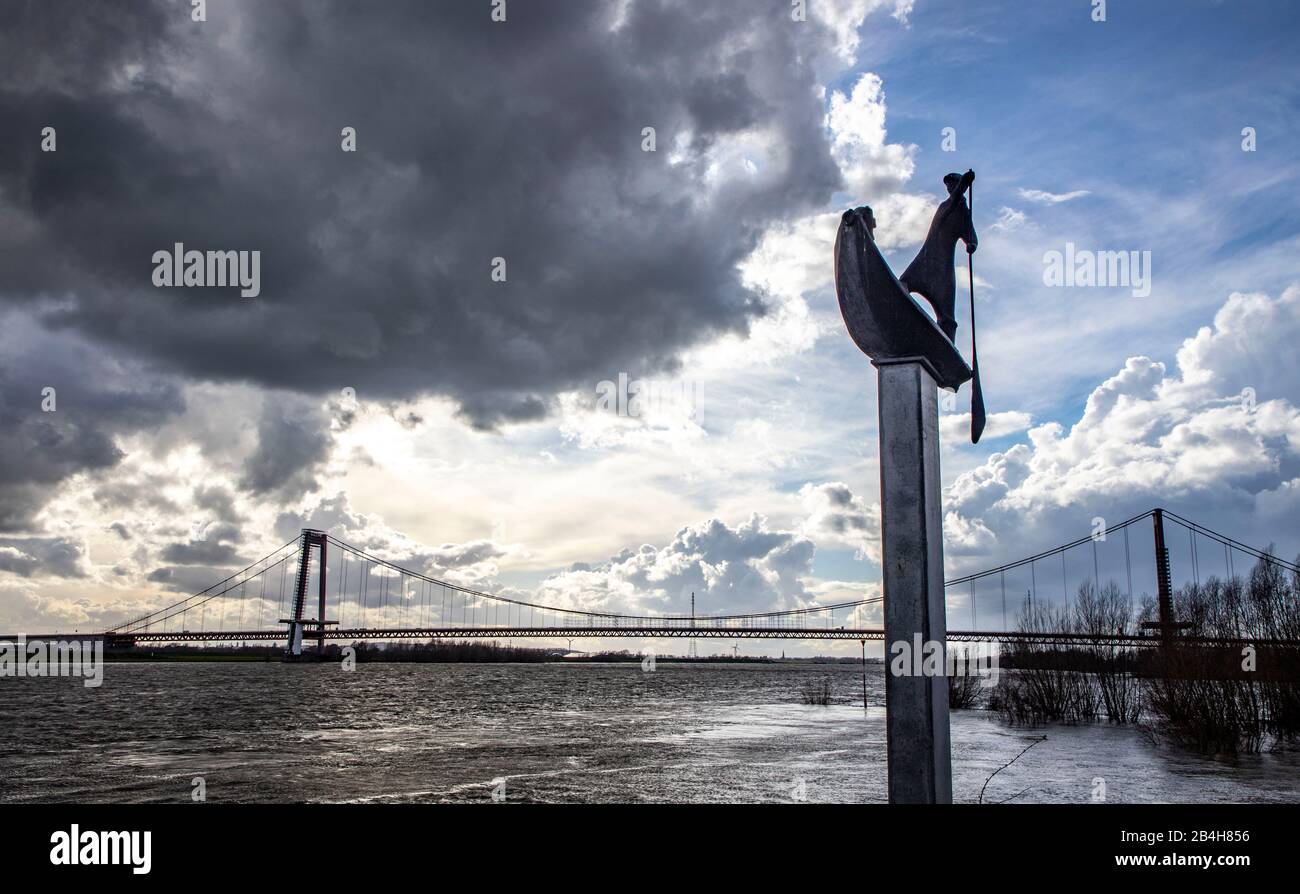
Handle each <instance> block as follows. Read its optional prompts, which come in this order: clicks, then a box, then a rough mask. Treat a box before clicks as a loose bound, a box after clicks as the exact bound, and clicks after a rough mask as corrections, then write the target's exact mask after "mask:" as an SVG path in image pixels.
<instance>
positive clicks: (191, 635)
mask: <svg viewBox="0 0 1300 894" xmlns="http://www.w3.org/2000/svg"><path fill="white" fill-rule="evenodd" d="M305 635H306V636H308V637H310V638H313V639H314V638H316V637H317V636H318V634H317V632H315V631H309V632H308V633H306V634H305ZM284 636H285V635H284V632H283V631H276V630H243V631H239V630H221V631H206V632H200V631H188V630H186V631H173V632H170V633H162V632H159V633H133V634H117V635H115V634H109V635H108V636H106V637H105V643H106V645H109V646H130V645H139V644H141V643H180V642H283V641H284ZM593 637H600V638H610V637H617V638H621V639H663V638H675V639H682V638H686V639H690V638H694V637H698V638H701V639H800V640H875V641H880V640H883V639H884V638H885V632H884V630H882V629H879V628H845V627H834V628H825V627H821V628H815V627H810V628H803V629H799V628H790V627H695V628H690V627H630V626H593V627H411V628H355V629H347V630H339V629H328V630H326V631H325V639H327V640H335V641H341V642H356V641H359V640H377V639H389V640H438V639H447V640H458V639H548V638H549V639H589V638H593ZM29 639H32V640H35V639H40V637H37V636H32V637H29ZM947 641H948V642H950V643H993V642H996V643H1000V644H1004V645H1014V644H1029V643H1033V644H1036V645H1061V646H1064V645H1077V644H1080V643H1084V644H1088V645H1103V646H1104V645H1112V646H1158V645H1160V642H1161V640H1160V638H1159V637H1158V636H1155V635H1142V634H1137V635H1120V634H1111V635H1102V636H1099V635H1095V634H1084V633H1052V632H1043V633H1025V632H1020V631H1001V630H950V631H948V636H947ZM1179 642H1180V643H1183V644H1187V645H1199V646H1224V647H1228V646H1234V647H1235V646H1243V645H1247V644H1249V645H1254V646H1257V647H1258V646H1264V647H1282V646H1287V647H1293V648H1294V647H1300V643H1295V642H1288V641H1281V640H1279V641H1273V640H1267V641H1264V640H1244V639H1227V638H1219V637H1190V636H1189V637H1180V638H1179Z"/></svg>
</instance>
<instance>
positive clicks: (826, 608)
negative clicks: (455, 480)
mask: <svg viewBox="0 0 1300 894" xmlns="http://www.w3.org/2000/svg"><path fill="white" fill-rule="evenodd" d="M1100 521H1101V520H1100V519H1098V520H1095V522H1094V529H1093V531H1092V532H1091V533H1089V534H1088V535H1086V536H1084V537H1081V538H1079V539H1078V540H1075V541H1072V542H1070V543H1066V544H1063V545H1061V546H1058V547H1055V548H1053V549H1050V550H1046V551H1044V552H1041V553H1038V554H1036V555H1033V556H1029V557H1027V558H1024V559H1020V560H1018V561H1014V562H1009V563H1006V564H1003V565H1000V566H997V567H995V568H990V569H986V570H984V571H980V572H978V573H975V574H968V575H964V576H961V577H956V578H953V579H951V580H949V581H947V582H946V584H945V586H946V592H947V612H948V625H949V629H948V634H947V637H948V641H949V642H1001V643H1015V642H1034V643H1040V644H1062V645H1064V644H1070V643H1077V642H1087V643H1111V644H1114V645H1132V646H1145V645H1156V644H1160V643H1162V642H1169V641H1171V640H1172V639H1173V638H1174V637H1179V638H1180V639H1182V640H1191V639H1195V640H1196V641H1197V642H1202V643H1206V644H1216V643H1217V644H1231V643H1239V642H1246V641H1249V642H1254V643H1260V642H1261V641H1260V640H1259V639H1255V638H1252V639H1249V640H1246V639H1241V638H1235V637H1190V636H1186V635H1184V633H1183V628H1184V627H1185V626H1186V625H1185V624H1183V623H1180V621H1179V620H1178V619H1177V618H1176V617H1175V616H1174V591H1175V589H1176V587H1177V586H1180V585H1185V584H1187V583H1194V584H1197V585H1199V584H1200V583H1201V582H1202V581H1204V580H1208V579H1210V578H1212V577H1213V578H1218V579H1220V580H1228V579H1232V578H1236V577H1238V576H1239V575H1240V574H1242V573H1243V572H1247V571H1249V570H1250V569H1251V568H1252V567H1255V566H1257V565H1258V564H1259V563H1268V564H1272V565H1274V566H1275V567H1276V568H1278V569H1279V570H1281V571H1284V572H1286V573H1287V574H1289V575H1293V576H1294V575H1300V567H1297V566H1296V565H1295V564H1293V563H1290V562H1286V561H1284V560H1282V559H1279V558H1277V557H1275V556H1273V555H1272V554H1271V552H1269V551H1266V550H1259V549H1256V548H1254V547H1251V546H1247V545H1246V544H1243V543H1240V542H1238V541H1236V540H1233V539H1231V538H1229V537H1225V536H1224V535H1222V534H1219V533H1217V532H1215V531H1212V530H1210V529H1209V528H1206V527H1204V526H1201V525H1199V524H1196V523H1194V522H1191V521H1188V520H1187V519H1184V518H1182V517H1180V516H1178V515H1175V514H1173V513H1171V512H1168V511H1166V510H1162V509H1152V510H1149V511H1147V512H1144V513H1142V514H1141V515H1137V516H1135V517H1133V518H1130V519H1128V520H1126V521H1124V522H1122V523H1120V524H1117V525H1114V526H1111V527H1109V528H1107V527H1106V526H1104V525H1100V526H1098V524H1097V523H1098V522H1100ZM1081 584H1091V585H1092V586H1093V587H1094V588H1095V589H1096V591H1101V589H1102V588H1103V587H1109V588H1111V589H1112V590H1114V589H1116V588H1117V589H1118V591H1119V594H1120V595H1122V596H1124V597H1127V598H1128V599H1129V600H1130V602H1133V603H1134V604H1136V603H1137V602H1138V601H1139V600H1140V599H1141V598H1142V597H1144V596H1151V597H1153V598H1154V600H1155V606H1156V609H1157V611H1156V616H1155V617H1154V618H1152V619H1149V620H1147V621H1146V622H1144V623H1142V624H1136V623H1135V624H1132V625H1127V626H1124V627H1120V628H1117V629H1115V630H1113V631H1110V630H1106V631H1098V630H1092V631H1088V632H1080V631H1078V630H1067V629H1059V630H1051V629H1042V627H1041V625H1040V626H1039V627H1038V628H1035V629H1024V627H1023V625H1020V624H1018V618H1019V617H1020V613H1021V612H1022V610H1023V609H1024V608H1026V607H1029V608H1032V607H1034V606H1036V605H1037V606H1039V607H1043V606H1048V607H1056V608H1062V609H1063V608H1067V607H1068V606H1069V605H1070V604H1071V600H1072V599H1073V598H1074V595H1075V593H1076V592H1077V590H1078V588H1079V586H1080V585H1081ZM881 601H883V597H882V596H876V597H871V598H863V599H858V600H853V601H845V602H836V603H831V604H816V603H812V604H807V605H801V606H798V607H794V608H788V609H782V610H775V611H766V612H753V613H745V614H699V615H697V614H695V613H694V612H693V611H692V613H691V614H653V615H651V614H642V615H635V614H625V613H615V612H602V611H593V610H589V609H583V608H578V607H572V606H560V605H547V604H541V603H539V602H533V601H528V600H522V599H517V598H511V597H507V596H503V595H498V594H493V593H488V592H483V591H481V590H477V589H473V588H471V587H467V586H464V585H461V584H458V583H455V582H451V581H447V580H441V579H438V578H435V577H432V576H430V575H427V574H424V573H422V572H420V571H417V570H413V569H410V568H405V567H402V566H401V565H399V564H397V563H395V562H393V561H390V560H388V559H385V558H382V557H379V556H375V555H373V554H371V553H368V552H366V551H365V550H362V549H360V548H358V547H355V546H353V545H351V544H349V543H347V542H345V541H343V540H340V539H338V538H335V537H331V536H330V535H329V534H327V533H326V532H324V531H319V530H314V529H307V530H304V531H303V532H302V534H301V536H299V537H298V538H296V539H294V540H292V541H290V542H288V543H285V544H284V545H283V546H281V547H280V548H279V549H277V550H275V551H274V552H272V553H270V554H269V555H267V556H265V557H263V558H262V559H259V560H258V561H257V562H254V563H253V564H251V565H249V566H248V567H246V568H244V569H242V570H240V571H238V572H236V573H234V574H232V575H230V576H229V577H227V578H225V579H224V580H221V581H219V582H217V583H215V584H213V585H212V586H210V587H208V588H207V589H205V590H201V591H200V592H198V593H195V594H193V595H191V596H187V597H185V598H184V599H181V600H178V601H176V602H174V603H171V604H169V605H166V606H164V607H163V608H160V609H158V610H156V611H153V612H150V613H148V614H145V615H142V616H139V617H136V618H133V619H132V620H130V621H127V622H125V623H123V624H119V625H118V626H116V627H113V628H111V629H110V630H107V631H104V632H102V633H95V634H80V635H73V636H65V635H57V634H49V635H30V636H28V637H27V638H28V639H31V640H36V639H78V638H80V639H86V638H96V639H97V638H103V639H104V640H105V643H106V644H107V645H109V646H133V645H137V644H144V643H186V642H212V643H234V644H242V643H250V644H251V643H258V642H277V641H284V642H286V644H287V649H286V653H287V655H288V656H291V657H292V656H298V655H302V654H303V652H304V647H309V646H310V645H311V644H313V643H314V644H315V647H316V649H317V650H319V651H323V650H324V649H325V646H326V643H327V641H343V642H357V641H362V640H437V639H453V640H454V639H467V638H489V639H513V638H519V639H545V638H562V639H578V638H591V637H618V638H664V637H671V638H690V639H695V638H715V639H802V640H837V639H839V640H862V641H866V640H880V639H883V637H884V631H883V629H882V627H881V626H880V624H879V623H872V620H873V616H878V610H875V611H873V607H874V606H876V605H877V604H879V603H880V602H881ZM331 613H333V617H331ZM1062 626H1064V625H1062ZM0 638H3V639H14V637H12V636H8V637H0ZM1268 642H1273V643H1274V644H1279V643H1280V644H1289V645H1300V642H1297V643H1291V642H1289V641H1286V642H1281V641H1268Z"/></svg>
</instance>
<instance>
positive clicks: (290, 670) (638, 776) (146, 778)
mask: <svg viewBox="0 0 1300 894" xmlns="http://www.w3.org/2000/svg"><path fill="white" fill-rule="evenodd" d="M827 674H829V675H830V676H831V677H832V678H833V679H834V682H835V694H836V697H837V699H838V700H839V703H838V704H835V705H832V706H828V707H812V706H805V705H802V704H799V685H800V682H801V681H802V680H803V679H805V678H810V677H812V678H819V677H822V676H824V675H827ZM883 701H884V696H883V680H882V677H881V669H880V668H879V667H878V666H877V667H872V668H870V669H869V671H868V693H867V702H868V707H867V709H866V710H865V711H864V709H863V705H862V681H861V676H860V671H859V669H858V668H855V667H853V666H829V667H827V666H823V667H815V668H810V667H807V666H796V665H778V664H773V665H675V664H666V663H660V664H659V665H658V666H657V668H656V670H654V671H653V672H650V673H646V672H643V671H642V670H641V667H640V665H639V664H637V663H630V664H606V665H594V664H568V665H566V664H520V665H509V664H501V665H496V664H493V665H466V664H459V665H458V664H444V665H434V664H422V665H400V664H394V665H385V664H363V665H360V666H358V668H357V670H356V671H355V672H352V673H348V672H345V671H343V670H341V669H340V667H339V666H338V665H335V664H328V665H308V664H304V665H284V664H279V663H247V664H240V663H195V664H111V665H109V666H108V667H107V668H106V669H105V681H104V685H103V686H102V687H100V688H99V689H87V688H85V687H83V686H82V685H81V681H80V680H74V679H12V678H7V679H2V680H0V800H3V801H68V800H72V801H112V802H119V801H121V802H134V801H185V800H188V799H189V798H190V792H191V785H192V780H193V779H194V777H196V776H202V777H203V778H204V780H205V783H206V789H207V798H208V800H209V801H264V802H281V801H366V800H373V801H394V802H405V801H410V802H425V801H427V802H446V801H482V800H485V799H488V798H489V797H490V796H491V792H492V789H493V787H494V780H499V779H504V780H505V794H506V798H507V800H510V801H540V802H611V801H614V802H663V801H673V802H756V801H757V802H764V801H788V800H791V799H793V798H796V797H805V798H806V799H807V800H808V801H830V802H850V803H854V802H870V801H884V800H885V798H886V791H885V761H884V737H885V725H884V709H883V707H882V705H883ZM952 734H953V773H954V777H955V778H954V797H955V799H956V800H958V801H975V800H976V799H977V798H978V797H979V794H980V789H981V787H982V786H983V785H984V783H985V781H986V780H987V779H988V777H989V775H990V774H991V773H993V772H994V771H995V770H996V769H997V768H998V767H999V766H1001V765H1003V764H1005V763H1006V762H1007V761H1009V760H1011V759H1012V758H1013V757H1015V755H1016V754H1017V753H1018V752H1019V751H1021V749H1023V748H1024V747H1025V745H1026V744H1027V742H1028V741H1029V740H1030V739H1031V737H1033V736H1036V735H1043V734H1045V735H1047V737H1048V738H1047V741H1046V742H1044V743H1042V744H1041V745H1037V746H1035V747H1034V748H1033V749H1032V750H1030V751H1029V752H1028V753H1027V754H1026V755H1025V756H1024V757H1022V758H1021V759H1020V760H1019V761H1018V762H1016V763H1015V764H1013V765H1012V766H1011V767H1009V768H1008V769H1006V770H1004V771H1002V772H1001V773H999V774H998V775H997V776H996V777H995V778H994V779H993V780H992V782H991V783H989V786H988V790H987V792H986V793H985V800H992V801H1001V800H1007V799H1013V798H1014V800H1016V801H1018V802H1033V801H1063V802H1084V801H1088V800H1089V799H1090V797H1091V794H1092V791H1093V780H1094V779H1096V778H1098V777H1100V778H1102V779H1104V780H1105V782H1106V794H1107V798H1108V800H1110V801H1136V802H1144V801H1167V802H1179V801H1194V802H1215V801H1300V755H1297V754H1296V753H1294V752H1290V753H1278V754H1265V755H1258V756H1251V757H1248V758H1242V759H1240V760H1239V761H1237V762H1235V763H1229V762H1223V761H1213V760H1207V759H1203V758H1199V757H1193V756H1189V755H1184V754H1180V753H1178V752H1175V751H1171V750H1169V749H1165V748H1156V747H1153V746H1152V745H1151V744H1149V743H1148V742H1147V741H1146V740H1145V739H1144V738H1143V737H1142V735H1141V734H1140V733H1139V732H1138V731H1137V730H1134V729H1128V728H1115V727H1109V726H1106V725H1104V724H1100V725H1094V726H1084V727H1056V726H1054V727H1047V728H1045V729H1042V730H1023V729H1010V728H1007V727H1005V726H1003V725H1002V724H1000V723H999V722H998V721H997V720H996V719H994V718H993V717H991V716H988V715H987V714H985V713H983V712H969V711H961V712H955V713H954V714H953V730H952Z"/></svg>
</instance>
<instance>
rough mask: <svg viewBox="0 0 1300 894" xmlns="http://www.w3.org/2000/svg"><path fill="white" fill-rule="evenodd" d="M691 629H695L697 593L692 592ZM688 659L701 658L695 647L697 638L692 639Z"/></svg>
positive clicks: (687, 653)
mask: <svg viewBox="0 0 1300 894" xmlns="http://www.w3.org/2000/svg"><path fill="white" fill-rule="evenodd" d="M691 629H692V630H694V629H695V591H694V590H691ZM686 655H687V657H688V658H699V657H700V651H699V649H697V648H696V647H695V637H693V636H692V637H691V644H690V646H689V647H688V650H687V652H686Z"/></svg>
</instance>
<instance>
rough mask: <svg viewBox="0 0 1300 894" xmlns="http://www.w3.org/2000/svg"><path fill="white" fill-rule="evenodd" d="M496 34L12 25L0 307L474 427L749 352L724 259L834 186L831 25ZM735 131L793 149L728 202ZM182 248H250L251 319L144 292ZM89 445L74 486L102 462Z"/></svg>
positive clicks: (778, 15)
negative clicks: (399, 402)
mask: <svg viewBox="0 0 1300 894" xmlns="http://www.w3.org/2000/svg"><path fill="white" fill-rule="evenodd" d="M489 8H490V7H489V5H488V4H486V3H481V2H465V3H426V2H414V0H412V2H386V3H383V4H357V3H345V2H314V3H311V4H292V3H264V2H221V3H216V2H214V3H210V4H208V19H209V21H208V22H206V23H194V22H191V21H190V19H189V4H181V3H153V4H150V3H146V2H144V0H141V2H136V3H123V4H116V3H114V4H109V3H94V4H87V3H80V2H77V3H74V2H55V0H45V2H41V3H28V4H17V5H16V6H15V5H13V4H9V5H7V7H6V10H5V12H3V13H0V55H3V57H4V58H5V74H2V75H0V120H3V121H4V122H5V129H4V133H5V135H4V138H3V139H4V151H3V152H0V196H3V199H4V201H5V202H6V203H8V205H9V208H8V209H7V211H6V213H5V214H3V215H0V297H3V300H5V301H6V302H9V303H24V304H31V305H32V306H33V307H37V308H39V310H40V313H41V314H42V316H43V319H44V320H45V321H46V323H47V324H48V325H51V326H59V327H65V328H67V329H69V330H73V331H78V332H82V333H86V334H87V335H89V336H91V337H93V338H95V339H97V340H100V341H102V342H104V343H108V344H112V345H116V346H118V347H119V348H120V349H121V350H122V351H124V352H129V353H130V354H131V355H133V356H138V357H142V358H147V359H149V360H152V361H155V362H157V363H159V364H161V365H163V366H165V367H166V368H168V369H170V370H172V371H174V372H176V373H179V374H180V375H182V376H185V377H189V378H201V379H212V380H218V381H237V380H238V381H251V382H254V383H258V384H261V385H264V386H268V387H271V388H277V389H286V390H292V391H298V392H303V393H310V394H317V395H319V394H324V393H326V392H336V391H337V390H338V389H340V388H343V387H353V388H355V389H356V390H357V395H358V397H359V398H361V399H363V400H365V399H403V398H409V397H412V396H415V395H419V394H430V393H434V394H443V395H448V396H450V397H452V398H454V399H456V400H457V401H458V402H459V404H460V407H461V412H462V415H463V416H464V417H465V418H466V419H467V420H468V421H469V422H470V423H471V424H474V425H476V426H479V427H492V426H494V425H498V424H501V423H504V422H511V421H522V420H528V419H534V418H538V417H540V416H542V415H544V414H545V413H546V412H547V409H548V407H549V406H550V405H551V402H552V400H553V396H554V394H555V392H556V391H557V390H562V389H566V388H570V387H588V386H590V387H594V384H595V383H596V382H598V381H600V380H602V379H606V378H609V377H610V376H611V375H613V374H614V373H616V372H618V371H621V370H628V371H631V372H633V373H637V372H639V371H643V370H649V369H654V368H670V367H671V366H672V365H673V363H674V358H675V356H676V353H677V352H678V351H679V350H680V349H682V348H684V347H686V346H689V345H691V344H694V343H698V342H700V341H701V340H704V339H707V338H709V337H711V336H713V335H716V334H719V333H722V332H729V331H740V330H743V329H744V328H745V327H746V326H747V325H748V323H749V322H750V320H752V319H753V318H754V317H755V316H756V315H758V314H760V313H762V307H761V304H760V303H759V302H758V301H757V300H756V298H755V296H753V295H751V294H749V293H747V292H746V291H745V290H744V289H743V288H742V287H741V286H740V284H739V281H738V276H737V273H736V270H735V265H736V263H737V262H738V261H739V260H741V259H742V258H743V257H744V256H745V255H747V254H748V252H749V251H750V250H751V248H752V247H753V246H754V244H755V242H756V239H757V237H758V235H759V234H760V233H761V232H762V230H763V229H764V227H765V226H766V224H768V223H769V222H770V221H772V220H773V219H776V218H783V217H787V216H789V215H791V214H796V213H800V212H803V211H807V210H811V209H814V208H817V207H820V206H821V205H822V204H823V203H824V202H825V201H826V200H827V199H829V197H830V195H831V193H832V192H833V191H834V190H835V189H836V188H837V186H838V185H839V173H838V171H837V169H836V168H835V166H834V164H833V163H832V161H831V159H830V156H829V154H828V151H827V146H826V142H825V136H824V133H823V124H822V114H823V110H822V108H821V105H820V102H819V100H818V99H817V97H816V95H815V92H814V89H813V78H812V73H811V70H810V67H809V66H810V64H811V61H810V60H811V59H812V58H813V57H814V56H815V51H816V50H817V48H818V47H819V46H821V44H822V43H823V42H824V38H825V35H824V34H823V33H821V32H820V31H818V28H819V26H818V25H816V24H814V23H812V22H805V23H795V22H792V21H791V19H790V7H789V4H788V2H785V0H765V2H756V0H744V2H741V0H735V2H714V3H701V2H686V0H680V2H669V0H639V2H636V3H633V4H631V5H630V7H629V8H628V12H627V21H626V23H625V25H624V27H622V28H620V29H618V30H612V29H611V27H610V24H611V22H610V17H611V15H612V14H613V10H614V9H615V4H609V3H604V2H594V0H592V2H577V0H574V2H563V3H524V2H515V3H511V4H509V20H508V22H506V23H505V24H494V23H492V22H491V21H490V19H489V16H488V12H489ZM46 125H51V126H55V127H56V128H57V129H58V151H57V152H56V153H42V152H40V151H39V134H40V129H41V127H43V126H46ZM345 125H346V126H353V127H356V128H357V132H358V146H359V151H358V152H357V153H355V154H351V153H343V152H342V151H340V147H339V140H340V136H339V132H340V130H341V128H342V127H344V126H345ZM646 126H654V127H656V128H657V137H658V149H659V151H658V152H656V153H653V154H651V153H645V152H642V150H641V140H642V133H641V131H642V128H643V127H646ZM741 131H751V132H753V133H757V134H762V135H763V137H762V138H763V139H764V140H767V141H770V143H771V144H772V145H774V146H777V147H779V149H778V151H777V152H775V153H774V154H773V157H772V158H771V159H768V160H767V161H766V162H765V164H764V165H763V169H762V171H761V172H760V174H758V175H756V176H755V177H754V178H753V179H752V180H750V179H746V178H743V177H742V178H739V179H737V180H734V181H731V182H728V183H727V184H725V185H722V186H720V187H716V188H714V187H713V186H711V185H710V183H709V182H708V181H707V175H706V171H707V169H708V168H709V165H710V156H709V153H710V150H712V149H713V148H715V147H717V146H719V145H720V142H721V141H725V140H727V139H728V138H730V137H733V136H735V135H736V134H737V133H739V132H741ZM688 133H689V134H690V136H691V141H690V143H689V144H678V143H677V140H678V138H679V137H683V136H684V135H686V134H688ZM674 153H677V155H678V156H679V159H678V163H677V164H673V163H670V157H671V156H673V155H674ZM175 242H184V243H185V244H186V245H187V246H188V247H190V248H198V249H223V250H224V249H246V250H259V251H261V253H262V255H261V257H262V292H261V297H259V298H256V299H241V298H239V297H238V296H237V293H236V292H234V291H233V290H229V289H155V288H154V287H153V286H152V284H151V281H150V276H151V273H152V263H151V257H152V254H153V253H154V252H155V251H157V250H160V249H170V248H171V246H172V244H173V243H175ZM495 257H504V258H505V259H506V263H507V268H506V269H507V275H508V279H507V281H506V282H504V283H498V282H493V281H492V280H491V278H490V273H491V262H492V259H493V258H495ZM55 296H57V297H58V299H59V300H58V301H57V302H54V301H52V299H53V298H54V297H55ZM315 424H316V422H314V421H310V420H307V419H305V418H302V417H296V418H293V419H274V418H267V417H263V419H262V421H261V423H260V426H259V428H260V430H261V433H262V435H263V437H264V439H266V441H265V444H266V445H269V446H266V447H265V449H261V448H259V451H258V455H257V456H256V457H255V458H254V461H253V463H252V465H251V466H250V468H249V470H248V473H247V476H246V478H245V481H244V482H243V484H244V486H246V487H247V488H249V489H250V490H253V491H255V492H267V491H270V490H272V489H274V488H276V487H277V482H278V481H280V480H282V476H283V474H284V473H285V468H284V467H283V463H282V461H281V460H280V458H279V457H278V456H277V455H275V453H274V452H273V451H276V450H281V449H284V450H287V451H290V452H293V453H296V454H298V455H299V456H306V457H307V458H308V459H309V460H310V458H311V457H313V456H318V455H319V454H318V452H317V448H318V446H319V442H318V440H316V439H315V438H314V437H313V436H312V435H311V433H310V432H309V431H308V429H309V428H310V427H311V426H312V425H315ZM322 437H323V435H322ZM65 449H67V448H65ZM81 449H82V450H83V451H85V454H86V455H84V456H76V457H69V458H68V459H67V460H66V461H65V465H68V466H79V467H91V468H93V467H103V466H105V465H109V464H111V463H112V462H113V461H114V458H115V455H114V451H113V448H112V445H111V443H108V442H105V441H103V440H100V441H96V440H94V439H93V438H91V439H89V440H87V441H86V442H85V443H84V444H83V445H82V447H81ZM47 477H48V476H47ZM299 484H305V483H304V482H301V481H300V482H299Z"/></svg>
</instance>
